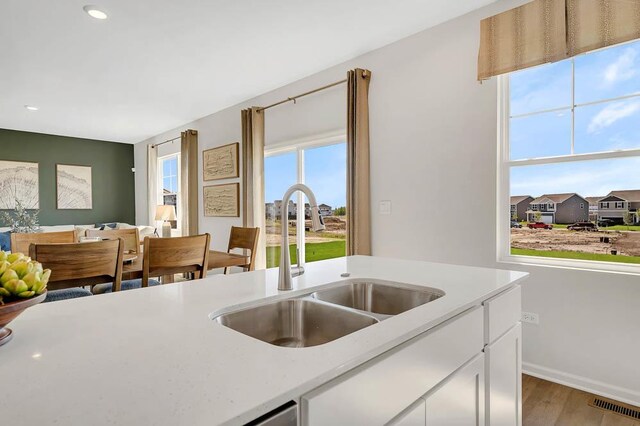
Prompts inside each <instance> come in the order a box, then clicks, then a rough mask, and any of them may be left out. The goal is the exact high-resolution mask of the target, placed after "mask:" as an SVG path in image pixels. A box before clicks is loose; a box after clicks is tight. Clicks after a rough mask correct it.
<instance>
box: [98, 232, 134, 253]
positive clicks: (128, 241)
mask: <svg viewBox="0 0 640 426" xmlns="http://www.w3.org/2000/svg"><path fill="white" fill-rule="evenodd" d="M86 236H87V237H89V238H92V237H93V238H95V237H98V238H102V239H109V240H114V239H116V238H122V239H123V240H124V252H125V253H132V254H139V253H140V231H139V230H138V228H127V229H108V230H104V231H100V230H99V229H87V232H86Z"/></svg>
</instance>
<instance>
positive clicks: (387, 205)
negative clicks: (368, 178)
mask: <svg viewBox="0 0 640 426" xmlns="http://www.w3.org/2000/svg"><path fill="white" fill-rule="evenodd" d="M378 213H380V214H383V215H390V214H391V201H389V200H382V201H380V204H379V206H378Z"/></svg>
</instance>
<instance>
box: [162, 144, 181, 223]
mask: <svg viewBox="0 0 640 426" xmlns="http://www.w3.org/2000/svg"><path fill="white" fill-rule="evenodd" d="M171 157H175V158H176V184H177V187H176V192H175V195H176V229H175V231H176V232H177V233H178V234H179V235H182V221H181V220H180V211H181V208H182V196H181V193H180V187H181V185H180V180H181V179H182V176H181V174H182V173H181V170H180V153H179V152H174V153H171V154H167V155H163V156H161V157H158V165H157V170H158V173H157V175H158V183H157V188H158V193H157V194H156V204H157V205H164V195H165V194H164V193H163V192H162V190H163V189H164V188H163V187H164V182H163V181H164V169H163V167H162V163H163V161H164V160H167V159H169V158H171ZM172 231H173V229H172Z"/></svg>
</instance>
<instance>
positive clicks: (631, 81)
mask: <svg viewBox="0 0 640 426" xmlns="http://www.w3.org/2000/svg"><path fill="white" fill-rule="evenodd" d="M572 62H573V64H574V65H573V66H574V67H575V95H574V96H575V103H576V105H577V106H576V108H575V116H574V121H575V123H574V126H575V127H574V129H573V133H574V153H575V154H587V153H597V152H603V151H614V150H622V149H636V148H640V96H637V97H631V98H626V99H622V100H617V101H610V102H603V103H596V104H591V105H583V104H585V103H586V104H588V103H592V102H597V101H601V100H605V99H610V98H615V97H622V96H628V95H634V94H639V95H640V42H633V43H628V44H623V45H620V46H616V47H612V48H609V49H604V50H600V51H596V52H592V53H589V54H585V55H580V56H577V57H575V58H574V61H572V60H570V59H569V60H565V61H561V62H556V63H553V64H548V65H542V66H539V67H535V68H530V69H527V70H523V71H519V72H517V73H513V74H511V75H510V77H509V90H510V96H511V99H510V115H511V119H510V128H509V137H510V157H511V159H512V160H520V159H529V158H536V157H552V156H562V155H571V135H572V115H571V104H572V99H571V98H572V93H571V92H572V91H571V86H572ZM549 109H553V110H554V111H551V112H541V111H545V110H549ZM510 175H511V194H512V195H532V196H538V195H541V194H544V193H547V194H550V193H563V192H577V193H579V194H580V195H582V196H585V197H587V196H599V195H606V194H607V193H609V192H610V191H613V190H622V189H640V158H626V159H615V160H593V161H580V162H568V163H559V164H553V165H542V166H519V167H512V168H511V173H510Z"/></svg>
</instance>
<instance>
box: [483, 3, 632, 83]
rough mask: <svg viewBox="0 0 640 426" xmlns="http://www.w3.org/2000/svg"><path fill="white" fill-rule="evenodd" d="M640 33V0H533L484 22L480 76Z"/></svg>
mask: <svg viewBox="0 0 640 426" xmlns="http://www.w3.org/2000/svg"><path fill="white" fill-rule="evenodd" d="M637 38H640V0H534V1H532V2H530V3H527V4H525V5H523V6H520V7H516V8H515V9H511V10H508V11H506V12H503V13H500V14H498V15H495V16H492V17H490V18H486V19H483V20H482V21H481V22H480V51H479V53H478V80H484V79H487V78H490V77H493V76H496V75H500V74H505V73H508V72H512V71H517V70H521V69H525V68H529V67H532V66H535V65H540V64H544V63H548V62H555V61H559V60H562V59H565V58H570V57H572V56H575V55H578V54H580V53H584V52H588V51H591V50H595V49H600V48H602V47H606V46H611V45H614V44H618V43H622V42H625V41H630V40H634V39H637Z"/></svg>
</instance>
